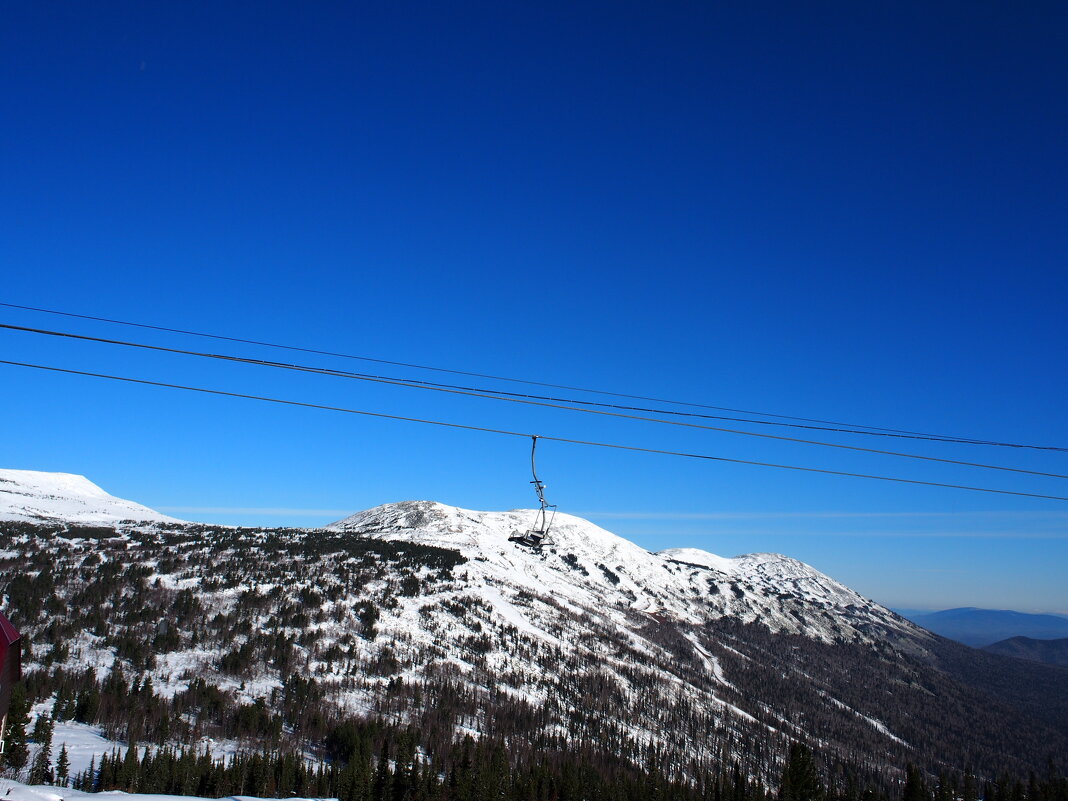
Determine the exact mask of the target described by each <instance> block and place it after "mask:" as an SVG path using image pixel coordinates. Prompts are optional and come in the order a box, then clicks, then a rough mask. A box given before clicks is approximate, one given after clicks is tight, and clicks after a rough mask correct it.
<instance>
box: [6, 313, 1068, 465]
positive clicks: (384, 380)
mask: <svg viewBox="0 0 1068 801" xmlns="http://www.w3.org/2000/svg"><path fill="white" fill-rule="evenodd" d="M0 329H7V330H12V331H21V332H27V333H34V334H45V335H48V336H55V337H62V338H67V339H76V340H82V341H87V342H98V343H103V344H108V345H121V346H123V347H132V348H140V349H143V350H152V351H161V352H165V353H176V354H181V355H185V356H197V357H201V358H207V359H217V360H220V361H227V362H235V363H239V364H252V365H257V366H261V367H273V368H278V369H284V370H293V371H297V372H305V373H314V374H318V375H328V376H333V377H338V378H352V379H356V380H359V381H369V382H372V383H378V384H387V385H391V386H400V387H407V388H412V389H426V390H431V391H434V392H445V393H448V394H453V395H465V396H469V397H477V398H486V399H489V400H499V401H507V402H509V403H521V404H524V405H528V406H540V407H544V408H550V409H563V410H566V411H574V412H581V413H584V414H595V415H601V416H604V417H616V418H622V419H626V420H639V421H642V422H649V423H659V424H661V425H671V426H680V427H684V428H696V429H701V430H705V431H716V432H720V433H726V434H738V435H741V436H748V437H758V438H761V439H771V440H778V441H781V442H795V443H798V444H802V445H818V446H820V447H825V448H838V449H840V450H849V451H858V452H860V453H873V454H877V455H882V456H896V457H899V458H905V459H919V460H922V461H928V462H939V463H942V464H954V465H959V466H962V467H977V468H981V469H985V470H1000V471H1003V472H1009V473H1021V474H1024V475H1033V476H1042V477H1045V478H1061V479H1068V475H1065V474H1063V473H1050V472H1046V471H1041V470H1027V469H1024V468H1020V467H1006V466H1004V465H993V464H986V463H983V462H969V461H965V460H961V459H947V458H944V457H939V456H927V455H924V454H918V453H905V452H901V451H889V450H882V449H879V448H864V447H861V446H859V445H846V444H843V443H839V442H824V441H821V440H811V439H802V438H799V437H787V436H784V435H781V434H767V433H762V432H758V431H744V430H741V429H736V428H724V427H722V426H710V425H704V424H700V423H687V422H683V421H680V420H663V419H660V418H656V417H646V416H644V415H635V414H625V413H622V412H610V411H603V410H600V409H586V408H579V407H574V406H568V405H566V404H561V403H550V402H546V401H536V400H530V399H526V398H516V397H499V396H498V395H496V394H492V393H491V392H486V391H483V390H480V389H460V388H449V387H446V386H440V385H438V386H431V385H427V384H426V383H424V382H418V381H416V382H413V381H410V380H408V379H401V378H393V377H390V376H381V375H371V374H367V373H355V372H350V371H347V370H336V369H333V368H328V367H312V366H308V365H300V364H288V363H285V362H273V361H266V360H263V359H250V358H246V357H242V356H230V355H226V354H218V353H201V352H198V351H190V350H183V349H180V348H168V347H165V346H162V345H149V344H146V343H141V342H128V341H124V340H117V339H104V338H101V337H91V336H87V335H84V334H73V333H70V332H64V331H50V330H47V329H38V328H26V327H23V326H15V325H8V324H4V323H0Z"/></svg>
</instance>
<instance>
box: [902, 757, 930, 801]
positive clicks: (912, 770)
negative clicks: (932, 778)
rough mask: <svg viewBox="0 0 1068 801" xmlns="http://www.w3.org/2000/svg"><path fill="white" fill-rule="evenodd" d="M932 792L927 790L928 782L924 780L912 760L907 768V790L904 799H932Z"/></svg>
mask: <svg viewBox="0 0 1068 801" xmlns="http://www.w3.org/2000/svg"><path fill="white" fill-rule="evenodd" d="M930 798H931V794H930V793H929V792H927V783H926V782H925V781H924V780H923V774H921V773H920V772H919V771H918V770H917V769H916V767H915V766H914V765H913V764H912V763H911V762H910V763H909V764H908V767H906V768H905V792H904V793H903V795H902V801H930Z"/></svg>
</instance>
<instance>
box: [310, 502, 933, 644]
mask: <svg viewBox="0 0 1068 801" xmlns="http://www.w3.org/2000/svg"><path fill="white" fill-rule="evenodd" d="M534 514H535V513H534V512H533V511H529V510H515V511H511V512H475V511H470V510H467V509H458V508H456V507H452V506H446V505H444V504H440V503H434V502H430V501H408V502H403V503H393V504H387V505H384V506H379V507H376V508H374V509H370V510H368V511H366V512H360V513H358V514H355V515H353V516H351V517H348V518H345V519H344V520H340V521H338V522H337V523H333V524H331V525H330V526H328V527H327V528H328V529H330V530H334V531H348V532H354V533H358V534H360V535H362V536H366V537H374V538H378V539H386V540H400V541H406V542H413V543H419V544H422V545H433V546H437V547H439V548H448V549H452V550H457V551H459V552H460V553H461V554H463V556H464V557H466V559H467V562H466V564H465V565H464V566H463V567H462V568H459V571H460V572H461V573H462V575H464V576H465V577H466V579H467V580H468V581H469V582H470V584H471V585H472V586H482V587H486V588H491V589H490V591H489V592H483V593H482V597H483V598H485V599H486V600H487V602H489V603H490V605H491V606H492V607H493V608H494V610H495V612H496V613H497V614H499V615H501V616H502V617H504V618H507V619H509V620H511V621H513V622H514V623H516V624H517V625H518V626H519V627H520V628H521V629H523V630H526V631H529V632H531V633H534V634H537V633H538V632H541V633H542V634H544V632H543V631H542V630H541V629H539V628H538V627H537V625H536V624H533V623H532V622H531V619H532V617H533V615H532V613H531V612H530V611H529V610H528V611H519V610H517V608H516V606H515V604H514V602H513V600H512V596H513V595H515V594H517V593H535V594H538V595H548V596H550V597H552V598H553V599H555V600H556V601H557V602H559V603H562V604H565V605H567V606H569V607H571V608H575V609H582V610H598V611H599V612H600V613H601V614H605V615H609V616H611V617H612V621H613V624H614V625H617V626H626V625H628V621H632V620H633V616H634V614H635V613H640V614H642V615H647V616H659V617H662V618H670V619H672V620H677V621H683V622H686V623H689V624H694V625H697V624H701V623H706V622H708V621H711V620H716V619H718V618H722V617H731V618H734V619H736V620H738V621H741V622H743V623H754V622H759V623H762V624H763V625H765V626H767V627H768V628H769V629H771V630H772V631H775V632H787V633H792V634H803V635H805V636H808V637H812V638H814V639H818V640H820V641H822V642H834V641H843V640H846V641H862V640H864V639H865V638H867V637H869V636H870V635H868V634H866V633H865V632H867V631H871V630H879V631H881V632H882V633H883V634H885V633H886V632H887V631H894V632H901V633H909V634H912V635H915V636H920V635H921V631H922V630H921V629H919V628H918V627H917V626H915V625H913V624H911V623H909V622H908V621H906V620H905V619H904V618H901V617H899V616H898V615H896V614H894V613H893V612H890V611H889V610H887V609H885V608H884V607H882V606H879V605H878V604H876V603H874V602H873V601H870V600H868V599H866V598H864V597H862V596H861V595H859V594H858V593H856V592H854V591H853V590H851V589H849V588H848V587H846V586H845V585H843V584H840V583H839V582H837V581H835V580H834V579H832V578H830V577H829V576H825V575H824V574H822V573H820V572H819V571H818V570H815V569H814V568H812V567H809V566H808V565H806V564H804V563H803V562H799V561H797V560H796V559H791V558H790V557H787V556H782V555H780V554H771V553H758V554H748V555H746V556H739V557H735V558H733V559H728V558H724V557H721V556H717V555H716V554H713V553H709V552H707V551H702V550H699V549H696V548H672V549H668V550H665V551H661V552H659V553H650V552H649V551H646V550H645V549H643V548H641V547H639V546H637V545H635V544H634V543H632V542H630V541H628V540H625V539H623V538H622V537H619V536H617V535H615V534H613V533H611V532H609V531H606V530H605V529H603V528H600V527H598V526H596V525H594V524H593V523H590V522H589V521H588V520H583V519H582V518H579V517H573V516H572V515H568V514H558V515H557V516H556V518H555V520H554V522H553V527H552V533H551V537H550V539H549V541H548V542H547V544H546V545H545V546H544V547H543V548H542V549H541V550H540V551H532V550H530V549H528V548H524V547H522V546H517V545H515V544H513V543H511V542H509V541H508V536H509V535H510V534H511V533H513V532H515V531H522V530H525V529H526V528H527V527H529V525H530V523H531V521H532V519H533V517H534Z"/></svg>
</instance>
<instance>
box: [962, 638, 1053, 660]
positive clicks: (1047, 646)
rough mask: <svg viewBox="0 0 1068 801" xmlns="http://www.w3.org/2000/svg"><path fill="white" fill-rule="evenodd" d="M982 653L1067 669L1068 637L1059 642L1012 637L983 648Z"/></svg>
mask: <svg viewBox="0 0 1068 801" xmlns="http://www.w3.org/2000/svg"><path fill="white" fill-rule="evenodd" d="M983 650H984V651H989V652H990V653H992V654H1001V655H1002V656H1014V657H1016V658H1017V659H1029V660H1031V661H1032V662H1045V663H1046V664H1047V665H1062V666H1064V667H1068V637H1064V638H1061V639H1059V640H1035V639H1032V638H1031V637H1012V638H1011V639H1008V640H1002V641H1001V642H996V643H993V644H992V645H987V646H984V647H983Z"/></svg>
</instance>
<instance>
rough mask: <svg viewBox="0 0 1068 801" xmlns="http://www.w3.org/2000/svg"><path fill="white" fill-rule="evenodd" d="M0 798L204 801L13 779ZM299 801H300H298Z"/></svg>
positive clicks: (4, 782) (246, 799) (240, 800)
mask: <svg viewBox="0 0 1068 801" xmlns="http://www.w3.org/2000/svg"><path fill="white" fill-rule="evenodd" d="M0 798H4V799H10V801H65V799H87V800H90V799H91V800H92V801H102V800H103V799H119V800H121V801H202V799H199V798H198V797H196V796H189V795H150V794H147V793H124V792H121V791H119V790H114V791H111V792H104V793H83V792H81V791H80V790H71V789H70V788H69V787H53V786H51V785H46V784H36V785H29V784H22V782H16V781H12V780H11V779H0ZM227 798H228V799H232V800H233V801H252V796H247V795H232V796H227ZM298 801H299V800H298ZM303 801H326V800H325V799H304V800H303Z"/></svg>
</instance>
